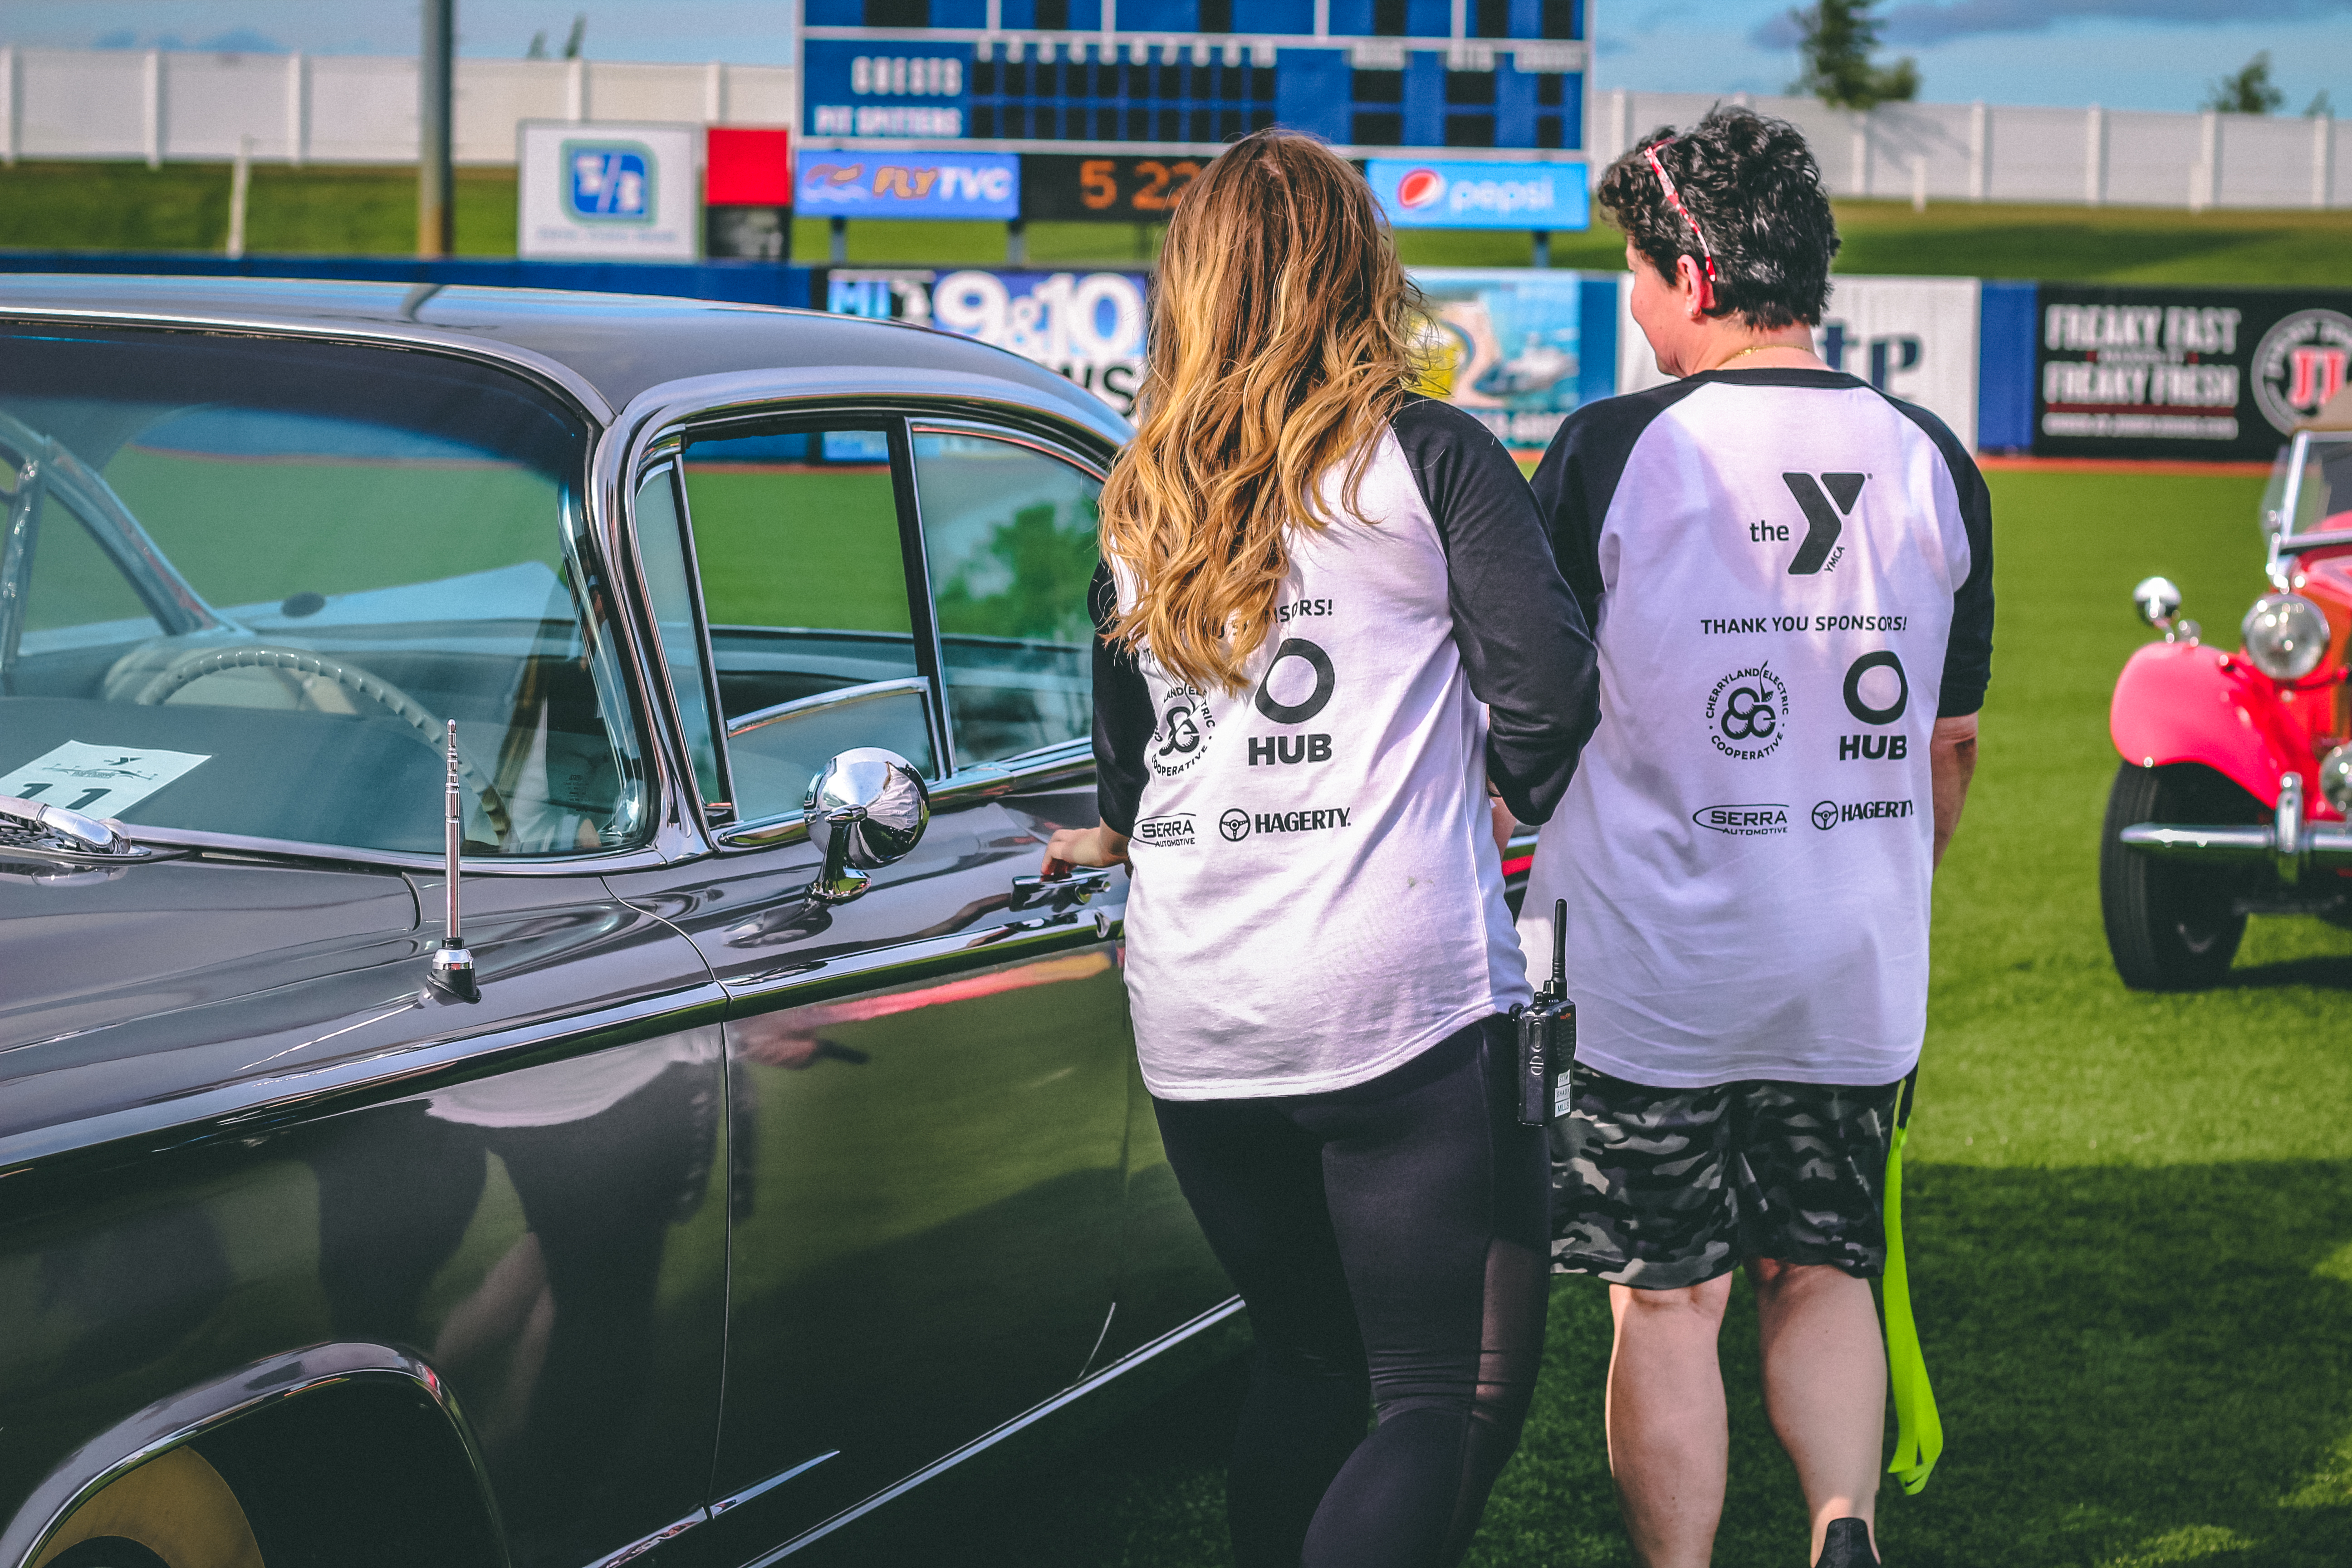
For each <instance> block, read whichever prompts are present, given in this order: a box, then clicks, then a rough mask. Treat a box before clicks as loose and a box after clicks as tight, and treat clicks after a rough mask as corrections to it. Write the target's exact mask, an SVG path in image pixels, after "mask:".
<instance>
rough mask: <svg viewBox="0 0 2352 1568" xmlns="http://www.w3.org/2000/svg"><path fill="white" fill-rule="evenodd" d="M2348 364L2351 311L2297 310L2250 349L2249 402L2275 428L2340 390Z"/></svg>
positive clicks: (2284, 430) (2288, 430)
mask: <svg viewBox="0 0 2352 1568" xmlns="http://www.w3.org/2000/svg"><path fill="white" fill-rule="evenodd" d="M2347 364H2352V316H2347V315H2345V314H2344V313H2343V312H2341V311H2339V310H2297V311H2296V312H2295V313H2294V315H2292V316H2289V317H2287V318H2286V319H2285V320H2284V321H2281V322H2279V324H2278V325H2276V326H2274V327H2273V328H2272V329H2271V330H2270V331H2267V332H2264V333H2263V341H2262V342H2261V343H2260V344H2258V345H2257V346H2256V347H2255V349H2254V366H2253V369H2254V403H2255V405H2257V406H2258V407H2260V408H2261V409H2262V411H2263V418H2265V419H2267V420H2269V421H2270V422H2271V424H2272V425H2273V426H2275V427H2276V428H2277V430H2278V432H2279V434H2281V435H2283V436H2284V435H2292V434H2293V433H2294V427H2295V426H2296V425H2297V424H2298V423H2300V422H2301V421H2303V420H2305V419H2308V418H2310V417H2311V416H2313V415H2315V414H2316V413H2318V412H2319V408H2320V405H2322V404H2324V403H2326V401H2327V400H2328V399H2329V398H2331V397H2333V396H2335V395H2336V393H2338V392H2340V391H2341V390H2343V387H2344V381H2345V371H2346V367H2347Z"/></svg>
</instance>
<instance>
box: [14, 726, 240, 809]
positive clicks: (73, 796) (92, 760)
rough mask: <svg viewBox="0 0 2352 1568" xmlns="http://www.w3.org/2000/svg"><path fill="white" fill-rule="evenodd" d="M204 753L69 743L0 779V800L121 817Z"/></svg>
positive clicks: (207, 759) (207, 756) (208, 758)
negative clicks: (13, 798)
mask: <svg viewBox="0 0 2352 1568" xmlns="http://www.w3.org/2000/svg"><path fill="white" fill-rule="evenodd" d="M211 760H212V753H211V752H159V751H154V750H152V749H143V750H142V749H137V748H133V747H130V746H93V745H90V744H89V743H88V742H83V741H68V742H66V743H65V744H64V745H62V746H59V747H58V748H57V750H55V751H53V752H48V753H47V754H46V755H43V756H38V757H35V758H34V759H33V760H32V761H31V762H29V763H26V764H25V765H24V766H23V767H21V768H18V769H17V770H16V772H14V773H9V774H7V775H6V776H5V777H0V795H16V796H17V797H18V798H20V799H24V800H35V801H38V802H40V803H41V804H42V805H61V806H64V807H65V808H66V809H67V810H68V811H79V812H80V813H81V814H82V815H83V816H96V817H101V818H102V817H109V816H121V815H122V814H123V813H124V812H126V811H128V810H130V809H131V807H132V806H134V805H138V804H139V803H140V802H141V801H142V800H145V799H146V798H147V797H148V796H149V795H153V794H154V793H155V792H156V791H157V790H159V789H162V788H163V786H164V785H165V784H170V783H171V782H172V781H173V780H174V779H176V778H178V777H180V776H181V775H182V774H184V773H187V772H188V771H189V770H191V769H193V768H194V766H195V765H196V764H197V763H205V762H210V761H211Z"/></svg>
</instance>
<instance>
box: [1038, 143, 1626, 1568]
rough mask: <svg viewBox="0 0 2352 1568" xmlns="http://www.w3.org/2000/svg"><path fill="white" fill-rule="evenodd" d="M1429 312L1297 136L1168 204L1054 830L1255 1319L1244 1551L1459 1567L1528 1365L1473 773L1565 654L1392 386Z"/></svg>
mask: <svg viewBox="0 0 2352 1568" xmlns="http://www.w3.org/2000/svg"><path fill="white" fill-rule="evenodd" d="M1423 330H1424V328H1423V317H1422V315H1421V313H1420V310H1419V308H1418V300H1417V299H1416V297H1415V294H1414V291H1413V289H1412V285H1411V283H1410V282H1409V281H1408V280H1407V279H1406V278H1405V276H1404V273H1403V271H1402V268H1400V267H1399V266H1398V264H1397V258H1396V253H1395V248H1394V247H1393V244H1392V243H1391V239H1390V237H1389V234H1388V231H1387V228H1386V226H1384V224H1383V223H1382V221H1381V216H1380V212H1379V209H1378V207H1377V206H1376V205H1374V203H1373V201H1372V196H1371V192H1370V189H1369V188H1367V187H1366V185H1365V184H1364V181H1363V179H1362V177H1361V176H1360V175H1359V174H1357V173H1356V171H1355V170H1354V169H1353V168H1352V167H1351V166H1349V164H1348V163H1346V162H1344V161H1343V160H1341V159H1340V158H1339V157H1338V156H1336V155H1335V154H1333V153H1332V152H1331V151H1330V150H1329V149H1328V148H1327V147H1325V146H1323V145H1322V144H1321V143H1319V142H1315V141H1313V140H1311V139H1310V138H1307V137H1304V136H1299V135H1296V134H1291V133H1286V132H1279V131H1267V132H1258V133H1256V134H1255V135H1253V136H1250V137H1248V138H1247V139H1246V140H1244V141H1242V142H1238V143H1236V144H1235V145H1234V146H1233V147H1232V148H1230V149H1228V150H1227V151H1226V152H1225V153H1223V155H1222V156H1220V157H1219V158H1218V159H1217V160H1216V161H1215V162H1214V163H1212V164H1210V165H1209V167H1208V168H1207V170H1206V171H1204V172H1203V173H1202V175H1201V177H1200V178H1199V179H1198V180H1197V181H1196V182H1194V184H1192V186H1191V188H1190V189H1189V190H1188V191H1187V192H1186V194H1185V196H1184V200H1183V204H1182V205H1181V206H1180V207H1179V208H1178V209H1177V212H1176V215H1175V217H1174V220H1173V221H1172V222H1171V224H1170V225H1169V228H1168V240H1167V245H1166V247H1165V249H1164V250H1163V252H1162V254H1161V258H1160V275H1159V281H1158V287H1157V289H1156V291H1155V294H1154V298H1153V302H1152V319H1151V346H1150V366H1149V370H1148V374H1147V375H1146V377H1145V381H1144V384H1143V389H1142V396H1141V424H1140V426H1139V429H1138V432H1137V435H1136V438H1135V440H1134V442H1133V443H1132V444H1131V445H1129V447H1128V448H1127V451H1126V452H1125V454H1124V455H1123V456H1122V457H1121V458H1120V459H1119V461H1118V465H1117V467H1116V468H1114V469H1113V471H1112V473H1111V477H1110V481H1109V483H1108V485H1107V486H1106V487H1105V489H1104V491H1103V496H1102V545H1103V557H1104V568H1103V571H1102V572H1101V573H1100V574H1098V575H1097V578H1096V583H1095V592H1094V595H1093V598H1094V608H1095V613H1096V620H1097V628H1098V630H1099V631H1100V633H1101V636H1100V637H1099V638H1098V639H1097V648H1096V658H1095V710H1096V712H1095V720H1096V722H1095V755H1096V761H1097V774H1098V786H1099V795H1100V800H1101V809H1102V823H1101V825H1100V826H1096V827H1090V828H1083V829H1066V830H1064V831H1062V832H1060V833H1057V834H1055V837H1054V840H1053V843H1052V845H1051V846H1050V847H1048V849H1047V851H1046V858H1045V869H1046V874H1047V875H1048V876H1058V875H1061V874H1063V873H1064V872H1065V871H1066V868H1068V867H1069V866H1071V865H1087V866H1104V865H1109V864H1113V863H1126V864H1128V865H1129V868H1130V872H1131V875H1132V877H1133V887H1132V889H1131V891H1130V893H1129V900H1128V906H1127V908H1128V914H1127V931H1128V939H1127V975H1128V992H1129V1001H1130V1005H1131V1010H1132V1013H1133V1016H1134V1021H1135V1037H1136V1047H1137V1051H1138V1054H1139V1058H1140V1061H1141V1065H1142V1069H1143V1076H1144V1081H1145V1082H1146V1084H1147V1085H1148V1086H1149V1087H1150V1090H1151V1093H1152V1096H1153V1102H1154V1107H1155V1110H1156V1111H1157V1115H1158V1119H1159V1122H1160V1135H1161V1140H1162V1142H1163V1143H1164V1144H1165V1145H1166V1148H1167V1152H1168V1158H1169V1161H1170V1163H1171V1165H1172V1166H1173V1167H1174V1169H1175V1172H1176V1175H1177V1179H1178V1180H1179V1181H1180V1182H1181V1184H1182V1186H1183V1189H1184V1194H1185V1196H1186V1198H1187V1199H1188V1200H1189V1201H1190V1202H1191V1204H1192V1211H1193V1213H1194V1214H1195V1215H1197V1216H1198V1218H1199V1220H1200V1222H1201V1226H1202V1231H1203V1233H1204V1234H1205V1235H1206V1236H1207V1237H1208V1238H1209V1242H1210V1245H1211V1246H1212V1247H1214V1248H1215V1250H1216V1253H1217V1257H1218V1258H1219V1260H1220V1261H1221V1262H1222V1263H1223V1265H1224V1267H1225V1270H1226V1272H1227V1273H1228V1274H1229V1275H1231V1276H1232V1278H1233V1281H1234V1285H1235V1287H1236V1288H1238V1289H1239V1290H1240V1292H1241V1294H1242V1296H1243V1298H1244V1300H1245V1301H1246V1302H1247V1303H1248V1305H1249V1310H1250V1320H1251V1323H1252V1326H1253V1328H1254V1329H1255V1337H1256V1342H1257V1348H1256V1360H1255V1364H1254V1366H1253V1369H1252V1375H1251V1384H1250V1393H1249V1397H1248V1400H1247V1402H1246V1404H1245V1405H1244V1409H1243V1412H1242V1417H1241V1430H1240V1432H1239V1434H1238V1436H1236V1438H1235V1441H1234V1454H1233V1464H1232V1469H1231V1473H1230V1477H1229V1481H1228V1487H1227V1493H1226V1506H1227V1510H1228V1515H1229V1520H1230V1524H1231V1528H1232V1531H1233V1540H1234V1559H1235V1561H1236V1563H1239V1564H1240V1568H1297V1565H1298V1564H1300V1563H1302V1562H1303V1563H1307V1564H1326V1563H1329V1564H1340V1563H1344V1564H1348V1565H1349V1568H1376V1565H1381V1564H1397V1565H1399V1568H1404V1565H1412V1568H1424V1565H1431V1564H1443V1563H1453V1562H1454V1561H1456V1560H1457V1559H1458V1558H1459V1557H1460V1556H1461V1554H1462V1552H1463V1551H1464V1549H1465V1547H1466V1546H1467V1544H1468V1542H1469V1539H1470V1534H1471V1531H1473V1530H1474V1529H1475V1527H1476V1524H1477V1521H1478V1515H1479V1512H1480V1510H1482V1509H1483V1508H1484V1506H1485V1503H1486V1493H1487V1490H1488V1489H1489V1488H1490V1487H1491V1486H1492V1485H1493V1483H1494V1479H1495V1477H1496V1474H1497V1473H1498V1472H1499V1471H1500V1470H1501V1468H1502V1467H1503V1463H1504V1461H1505V1460H1507V1458H1509V1457H1510V1454H1511V1450H1512V1448H1513V1447H1515V1446H1516V1445H1517V1440H1518V1431H1519V1425H1520V1421H1521V1418H1522V1417H1523V1415H1525V1413H1526V1410H1527V1405H1528V1396H1529V1394H1530V1393H1531V1391H1532V1389H1533V1386H1534V1382H1535V1375H1536V1370H1537V1366H1538V1362H1539V1360H1540V1358H1541V1352H1542V1342H1543V1321H1544V1304H1545V1282H1546V1261H1547V1246H1548V1241H1549V1232H1548V1229H1547V1225H1546V1203H1547V1193H1548V1186H1549V1181H1548V1167H1547V1159H1546V1152H1545V1146H1544V1142H1543V1137H1542V1133H1541V1132H1540V1131H1538V1130H1537V1129H1534V1128H1529V1127H1524V1126H1521V1125H1520V1124H1519V1122H1518V1121H1517V1095H1516V1080H1515V1054H1516V1053H1515V1048H1514V1046H1513V1038H1512V1033H1511V1030H1510V1028H1509V1026H1508V1023H1507V1014H1508V1012H1509V1011H1510V1009H1511V1008H1512V1007H1513V1006H1514V1005H1517V1004H1518V1003H1521V1002H1525V1001H1526V1000H1528V994H1529V993H1528V983H1527V978H1526V973H1525V965H1524V964H1523V963H1522V962H1521V959H1520V955H1519V950H1518V942H1517V937H1516V936H1515V934H1514V933H1513V931H1512V926H1511V916H1510V911H1509V910H1508V909H1507V907H1506V906H1505V904H1504V901H1503V876H1502V868H1501V863H1500V859H1499V857H1498V854H1497V851H1496V843H1495V839H1494V837H1493V834H1492V832H1491V831H1490V828H1489V817H1488V806H1487V794H1488V784H1489V781H1491V783H1492V786H1493V788H1494V790H1495V792H1496V794H1497V795H1500V797H1501V798H1502V799H1503V800H1504V802H1505V803H1506V804H1507V805H1508V807H1509V809H1510V810H1511V812H1512V814H1513V815H1514V816H1517V817H1518V818H1519V819H1520V820H1522V821H1527V822H1541V821H1542V820H1544V819H1545V818H1546V817H1547V816H1549V815H1550V812H1551V808H1552V806H1553V805H1555V804H1556V803H1557V802H1558V801H1559V798H1560V796H1561V795H1562V793H1563V792H1564V791H1565V790H1566V789H1567V787H1568V781H1569V777H1570V773H1572V772H1573V771H1574V768H1575V765H1576V759H1577V754H1578V752H1579V751H1580V748H1581V747H1582V745H1583V743H1584V741H1585V739H1586V737H1587V736H1588V735H1590V734H1591V731H1592V728H1593V725H1594V723H1595V722H1596V718H1597V714H1596V710H1595V706H1594V684H1593V653H1592V645H1591V640H1590V639H1589V638H1588V637H1586V635H1585V629H1584V626H1583V623H1582V621H1581V619H1580V615H1579V612H1578V609H1577V606H1576V603H1575V601H1574V599H1573V598H1572V597H1571V596H1570V594H1569V592H1568V589H1567V586H1566V585H1565V584H1563V583H1562V582H1561V580H1560V576H1559V571H1558V570H1557V569H1556V568H1555V567H1554V566H1553V564H1552V558H1551V552H1550V547H1549V543H1548V542H1547V541H1546V539H1545V536H1544V532H1543V529H1542V526H1541V523H1540V521H1539V520H1538V515H1537V512H1536V510H1535V506H1534V502H1533V500H1532V498H1531V497H1530V495H1529V493H1528V488H1527V485H1526V483H1525V481H1524V480H1523V479H1521V478H1520V477H1519V472H1518V469H1517V466H1516V465H1515V464H1514V463H1513V462H1512V460H1511V458H1510V456H1509V454H1508V453H1507V452H1506V451H1505V450H1504V448H1503V447H1502V446H1501V445H1500V444H1499V443H1498V442H1497V441H1496V439H1495V437H1493V436H1492V435H1491V434H1489V433H1488V431H1487V430H1486V427H1485V426H1482V425H1480V424H1479V423H1478V422H1477V421H1476V420H1475V419H1474V418H1472V417H1471V416H1468V415H1466V414H1464V413H1462V412H1461V411H1459V410H1457V409H1454V408H1452V407H1450V406H1448V405H1444V404H1442V403H1437V402H1433V401H1431V400H1429V399H1426V398H1423V397H1420V396H1417V395H1414V394H1413V393H1412V390H1411V388H1412V384H1413V383H1414V382H1415V381H1416V379H1418V375H1417V372H1418V365H1417V353H1418V350H1417V346H1416V345H1417V344H1418V342H1419V341H1420V334H1421V333H1422V332H1423ZM1368 1400H1369V1401H1370V1404H1371V1405H1373V1406H1374V1407H1375V1409H1376V1411H1377V1414H1378V1416H1379V1424H1378V1426H1377V1427H1376V1428H1375V1429H1374V1430H1373V1431H1372V1432H1371V1433H1370V1435H1369V1436H1367V1435H1366V1432H1365V1423H1364V1415H1365V1407H1366V1404H1367V1401H1368Z"/></svg>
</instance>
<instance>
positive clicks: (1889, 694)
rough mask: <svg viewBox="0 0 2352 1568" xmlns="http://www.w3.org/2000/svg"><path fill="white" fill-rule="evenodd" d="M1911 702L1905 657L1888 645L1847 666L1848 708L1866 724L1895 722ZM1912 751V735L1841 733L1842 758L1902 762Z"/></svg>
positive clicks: (1846, 696) (1841, 759) (1841, 760)
mask: <svg viewBox="0 0 2352 1568" xmlns="http://www.w3.org/2000/svg"><path fill="white" fill-rule="evenodd" d="M1910 706H1911V680H1910V678H1909V677H1908V676H1906V675H1905V674H1904V673H1903V661H1902V660H1901V659H1899V658H1895V655H1894V653H1893V652H1892V651H1891V650H1889V649H1886V648H1881V649H1879V650H1878V651H1877V652H1876V653H1866V654H1864V655H1863V656H1862V657H1861V658H1857V659H1855V660H1854V661H1853V663H1852V664H1850V665H1848V666H1846V670H1845V710H1846V711H1847V712H1849V713H1851V714H1853V716H1854V717H1855V718H1857V719H1859V720H1861V721H1863V722H1864V723H1865V724H1892V723H1894V722H1895V721H1896V720H1898V719H1900V718H1902V717H1903V713H1904V710H1906V709H1907V708H1909V707H1910ZM1910 752H1911V738H1910V737H1909V736H1908V735H1840V736H1839V737H1838V761H1839V762H1842V763H1851V762H1871V763H1875V762H1889V763H1899V762H1901V761H1903V759H1904V758H1905V757H1906V756H1908V755H1910Z"/></svg>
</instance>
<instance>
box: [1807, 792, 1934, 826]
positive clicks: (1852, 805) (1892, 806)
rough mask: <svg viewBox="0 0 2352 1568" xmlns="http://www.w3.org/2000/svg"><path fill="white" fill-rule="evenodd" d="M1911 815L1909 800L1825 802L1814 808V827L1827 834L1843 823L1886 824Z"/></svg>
mask: <svg viewBox="0 0 2352 1568" xmlns="http://www.w3.org/2000/svg"><path fill="white" fill-rule="evenodd" d="M1911 815H1913V812H1912V807H1911V803H1910V802H1909V801H1907V800H1852V801H1847V802H1844V803H1843V804H1840V803H1839V802H1837V801H1834V800H1825V801H1822V803H1821V804H1820V805H1816V806H1814V807H1813V826H1815V827H1818V828H1820V829H1821V830H1822V832H1823V833H1827V832H1828V831H1829V830H1830V829H1831V828H1832V827H1835V826H1837V825H1838V824H1839V823H1841V822H1885V821H1891V820H1894V819H1896V818H1900V817H1906V816H1911Z"/></svg>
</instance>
